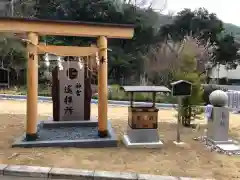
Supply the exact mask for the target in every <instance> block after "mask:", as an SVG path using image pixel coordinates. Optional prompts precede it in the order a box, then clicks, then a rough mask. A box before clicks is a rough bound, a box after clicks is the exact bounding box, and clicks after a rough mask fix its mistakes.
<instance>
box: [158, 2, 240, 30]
mask: <svg viewBox="0 0 240 180" xmlns="http://www.w3.org/2000/svg"><path fill="white" fill-rule="evenodd" d="M165 1H167V4H166V8H165V10H164V11H163V13H164V14H167V13H168V12H169V11H171V12H178V11H181V10H182V9H184V8H190V9H192V10H194V9H196V8H199V7H204V8H206V9H207V10H208V11H209V12H213V13H215V14H217V16H218V17H219V18H220V19H221V20H222V21H224V22H226V23H232V24H235V25H238V26H240V16H239V15H240V0H165ZM154 2H155V3H154V4H155V6H154V7H155V8H157V7H162V6H163V4H164V3H163V2H164V0H155V1H154Z"/></svg>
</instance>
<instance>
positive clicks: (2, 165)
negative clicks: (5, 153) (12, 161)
mask: <svg viewBox="0 0 240 180" xmlns="http://www.w3.org/2000/svg"><path fill="white" fill-rule="evenodd" d="M7 166H8V165H7V164H0V175H3V172H4V170H5V169H6V167H7Z"/></svg>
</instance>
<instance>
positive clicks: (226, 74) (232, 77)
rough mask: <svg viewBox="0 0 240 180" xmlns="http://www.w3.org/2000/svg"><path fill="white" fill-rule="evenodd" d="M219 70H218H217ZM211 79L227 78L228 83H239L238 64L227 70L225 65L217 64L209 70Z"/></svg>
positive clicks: (239, 71) (239, 68) (239, 70)
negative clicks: (234, 67) (218, 65)
mask: <svg viewBox="0 0 240 180" xmlns="http://www.w3.org/2000/svg"><path fill="white" fill-rule="evenodd" d="M218 71H219V72H218ZM210 78H211V79H217V78H219V79H223V78H225V79H227V81H228V82H229V84H239V85H240V66H237V68H236V69H230V70H227V69H226V68H225V65H220V68H218V67H217V66H216V67H214V68H213V69H212V70H211V73H210Z"/></svg>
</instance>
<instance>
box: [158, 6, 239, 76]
mask: <svg viewBox="0 0 240 180" xmlns="http://www.w3.org/2000/svg"><path fill="white" fill-rule="evenodd" d="M187 35H190V36H193V37H195V38H198V40H199V41H200V42H201V43H202V44H204V46H205V47H208V48H211V49H212V50H213V51H214V52H212V53H211V55H212V58H210V59H209V60H210V61H209V62H210V65H211V66H209V67H208V71H207V72H209V70H211V69H212V68H213V67H215V66H216V64H217V62H219V63H223V64H227V65H229V67H230V68H233V67H234V65H235V62H236V60H237V59H238V56H237V48H236V43H235V40H234V37H233V36H232V35H230V34H226V33H225V32H224V27H223V22H222V21H221V20H219V19H218V18H217V16H216V15H215V14H213V13H209V12H208V11H207V10H206V9H204V8H199V9H198V10H196V11H191V10H190V9H185V10H183V11H181V12H179V13H178V14H177V16H176V17H175V19H174V21H173V23H172V24H168V25H165V26H163V27H162V28H161V30H160V32H159V39H165V40H169V39H171V40H173V41H176V42H178V41H181V40H183V39H184V37H185V36H187ZM203 72H205V71H203ZM202 74H203V73H202Z"/></svg>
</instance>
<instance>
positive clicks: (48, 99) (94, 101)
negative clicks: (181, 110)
mask: <svg viewBox="0 0 240 180" xmlns="http://www.w3.org/2000/svg"><path fill="white" fill-rule="evenodd" d="M0 99H13V100H26V99H27V96H25V95H11V94H0ZM38 100H39V101H41V102H52V98H51V97H47V96H38ZM91 103H92V104H97V103H98V100H97V99H92V100H91ZM108 104H109V105H115V106H129V105H130V102H129V101H115V100H108ZM134 104H137V105H140V104H141V105H151V104H152V103H147V102H134ZM176 106H177V104H166V103H156V107H158V108H174V107H176Z"/></svg>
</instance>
